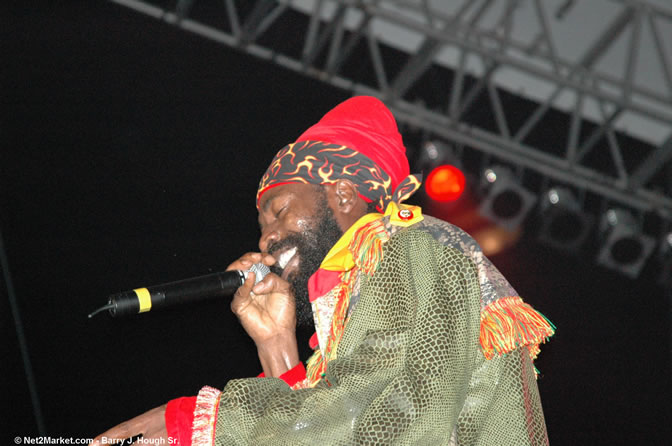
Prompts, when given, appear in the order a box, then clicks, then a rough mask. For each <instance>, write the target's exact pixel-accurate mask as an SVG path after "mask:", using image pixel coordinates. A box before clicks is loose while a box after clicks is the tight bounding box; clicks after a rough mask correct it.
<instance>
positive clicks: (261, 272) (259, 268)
mask: <svg viewBox="0 0 672 446" xmlns="http://www.w3.org/2000/svg"><path fill="white" fill-rule="evenodd" d="M250 271H251V272H253V273H254V283H255V285H256V284H257V283H259V282H260V281H261V280H262V279H263V278H264V277H266V274H268V273H270V272H271V269H270V268H269V267H268V266H266V265H264V264H263V263H255V264H254V265H252V268H250ZM246 277H247V275H246Z"/></svg>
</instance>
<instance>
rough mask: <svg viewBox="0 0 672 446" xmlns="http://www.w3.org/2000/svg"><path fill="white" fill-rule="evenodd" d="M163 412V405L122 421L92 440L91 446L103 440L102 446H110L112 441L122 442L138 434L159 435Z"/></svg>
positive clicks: (164, 407)
mask: <svg viewBox="0 0 672 446" xmlns="http://www.w3.org/2000/svg"><path fill="white" fill-rule="evenodd" d="M165 410H166V405H165V404H164V405H163V406H159V407H155V408H154V409H151V410H148V411H147V412H145V413H143V414H142V415H138V416H137V417H135V418H132V419H130V420H128V421H124V422H123V423H121V424H119V425H117V426H115V427H113V428H112V429H109V430H107V431H105V432H103V433H102V434H100V435H98V436H97V437H96V438H94V439H93V442H92V443H91V446H99V445H100V444H101V443H102V442H103V438H104V439H105V442H104V443H103V444H110V443H113V441H112V440H124V439H126V438H130V437H135V436H138V435H140V434H143V435H149V434H151V435H154V432H155V431H156V432H159V433H161V432H162V431H161V428H163V427H165V421H164V416H165V415H164V414H165Z"/></svg>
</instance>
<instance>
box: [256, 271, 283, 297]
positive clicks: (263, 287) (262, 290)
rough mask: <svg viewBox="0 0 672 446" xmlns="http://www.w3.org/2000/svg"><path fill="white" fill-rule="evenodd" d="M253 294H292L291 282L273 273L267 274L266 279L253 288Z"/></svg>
mask: <svg viewBox="0 0 672 446" xmlns="http://www.w3.org/2000/svg"><path fill="white" fill-rule="evenodd" d="M252 292H253V293H254V294H271V293H281V294H287V295H290V294H292V292H291V286H290V284H289V282H287V281H286V280H284V279H282V278H281V277H280V276H278V275H277V274H273V273H270V274H267V275H266V277H264V278H263V279H262V280H261V281H259V283H257V284H256V285H254V286H253V287H252Z"/></svg>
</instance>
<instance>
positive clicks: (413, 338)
mask: <svg viewBox="0 0 672 446" xmlns="http://www.w3.org/2000/svg"><path fill="white" fill-rule="evenodd" d="M482 291H483V287H482V284H480V283H479V274H478V268H477V266H476V264H475V263H474V261H473V260H472V259H471V258H470V257H469V256H468V255H465V253H464V251H462V250H460V249H458V248H456V247H453V246H446V245H444V244H441V243H439V242H437V241H436V239H435V237H433V236H432V235H431V234H430V233H429V232H428V231H425V230H418V229H414V228H409V229H407V230H403V231H399V232H398V233H396V234H395V235H394V236H393V237H392V238H391V239H390V240H389V242H387V243H386V244H385V246H384V255H383V260H382V262H381V263H380V265H379V266H378V269H377V270H376V272H375V274H374V275H373V276H372V277H370V278H367V277H362V282H361V288H360V296H359V300H358V303H357V306H356V307H355V309H354V311H353V313H352V314H351V316H350V319H349V321H348V323H347V325H346V328H345V331H344V334H343V338H342V340H341V342H340V344H339V346H338V351H337V353H338V358H337V359H335V360H333V361H331V362H329V364H328V366H327V370H326V375H325V377H324V379H323V380H322V381H320V382H319V383H318V384H317V386H316V387H314V388H309V389H300V390H291V389H290V388H289V386H287V384H285V383H284V382H283V381H282V380H280V379H276V378H250V379H241V380H233V381H230V382H229V383H228V384H227V386H226V388H225V389H224V391H223V393H222V395H221V400H220V406H219V411H218V416H217V424H216V431H215V444H216V445H273V446H280V445H311V446H312V445H359V444H361V445H368V444H377V445H389V444H399V445H498V446H505V445H516V446H520V445H538V444H548V439H547V436H546V428H545V424H544V418H543V413H542V409H541V403H540V400H539V393H538V389H537V384H536V380H535V374H534V369H533V366H532V362H531V359H530V357H529V354H528V352H527V350H526V349H525V348H520V349H516V350H514V351H512V352H510V353H509V354H507V355H501V356H499V355H498V356H495V357H494V358H493V359H490V360H486V359H485V357H484V355H483V353H482V352H481V350H480V347H479V328H480V314H481V306H482V295H481V294H482Z"/></svg>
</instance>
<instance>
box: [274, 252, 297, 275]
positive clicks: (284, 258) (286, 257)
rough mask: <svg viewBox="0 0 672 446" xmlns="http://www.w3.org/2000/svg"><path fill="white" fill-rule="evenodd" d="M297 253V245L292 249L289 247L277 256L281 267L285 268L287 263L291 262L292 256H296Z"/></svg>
mask: <svg viewBox="0 0 672 446" xmlns="http://www.w3.org/2000/svg"><path fill="white" fill-rule="evenodd" d="M295 254H296V247H294V248H292V249H288V250H287V251H285V252H283V253H282V254H280V255H279V256H278V257H277V261H278V266H279V267H280V268H281V269H283V270H284V269H285V267H286V266H287V264H288V263H289V261H290V260H292V257H294V255H295Z"/></svg>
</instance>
